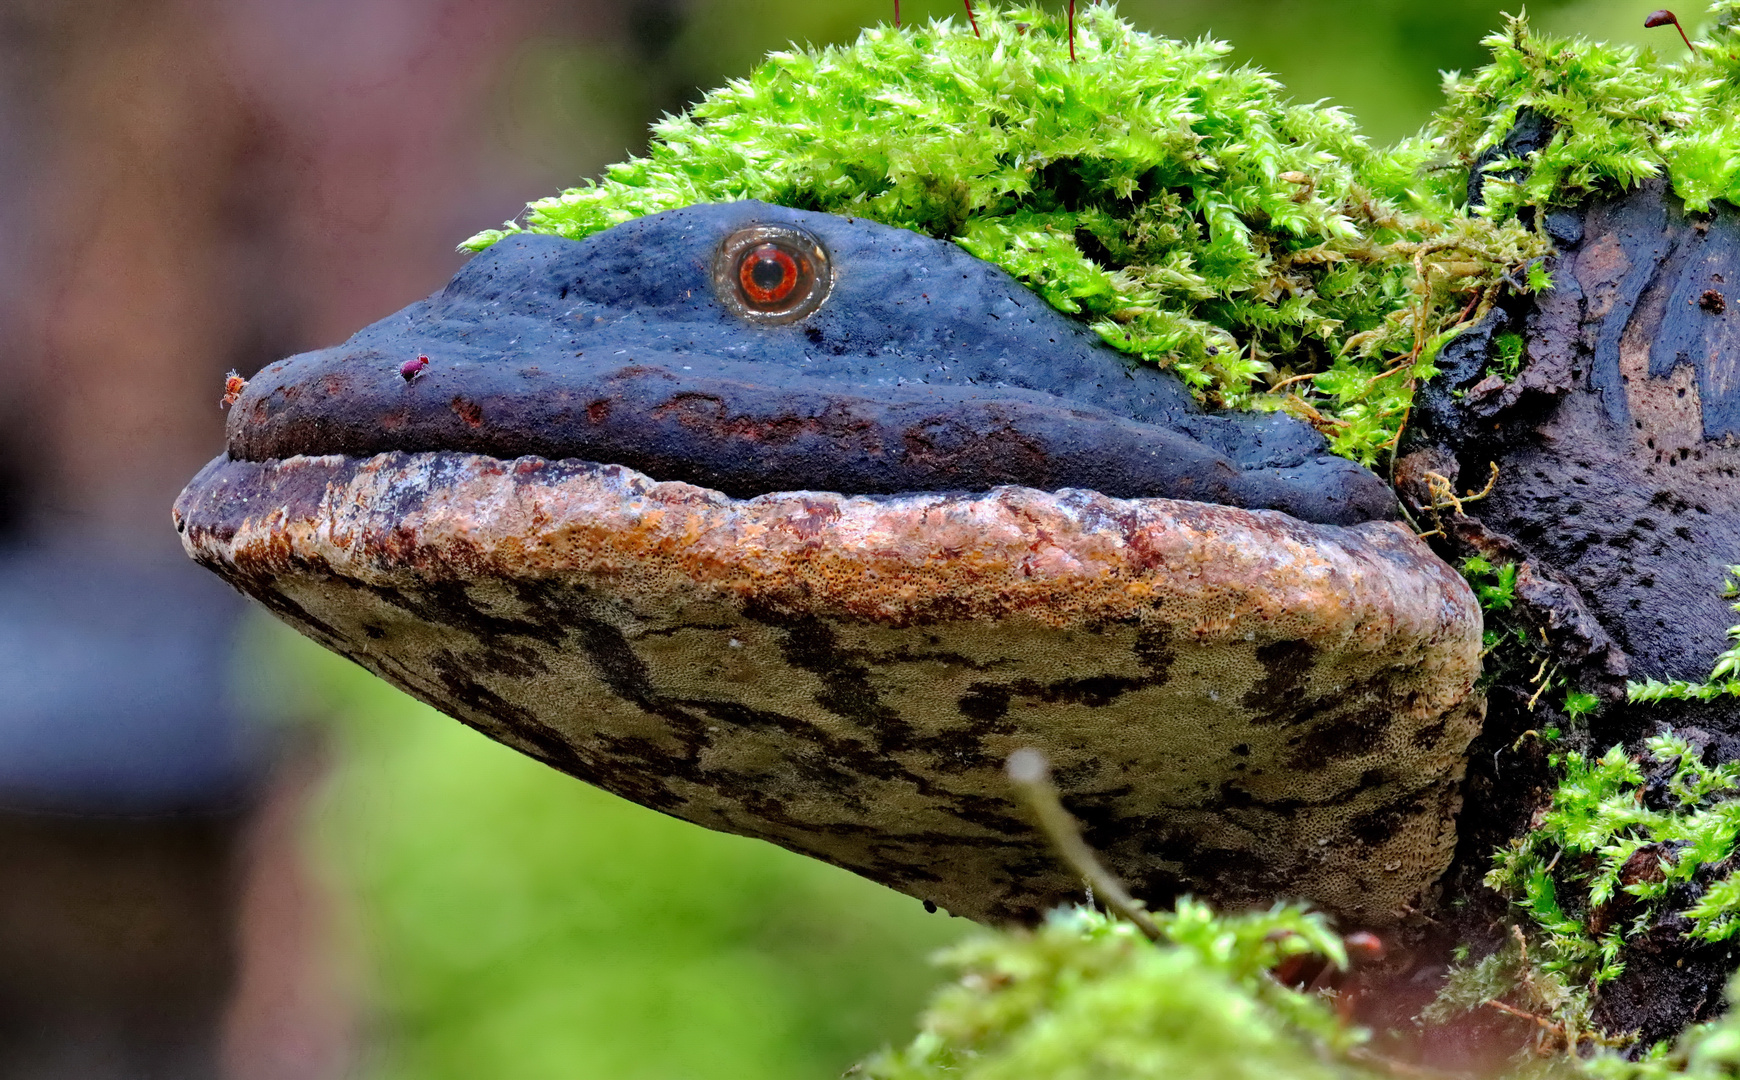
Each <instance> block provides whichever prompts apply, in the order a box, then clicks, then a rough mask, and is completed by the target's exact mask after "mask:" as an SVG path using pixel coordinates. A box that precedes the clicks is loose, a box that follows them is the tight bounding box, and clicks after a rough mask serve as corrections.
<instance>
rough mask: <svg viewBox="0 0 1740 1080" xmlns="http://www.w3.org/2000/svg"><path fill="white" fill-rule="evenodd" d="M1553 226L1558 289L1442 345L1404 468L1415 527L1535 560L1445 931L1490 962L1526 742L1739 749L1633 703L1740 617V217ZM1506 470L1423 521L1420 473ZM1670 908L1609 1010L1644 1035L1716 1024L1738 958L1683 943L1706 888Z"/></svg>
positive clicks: (1627, 218) (1689, 707)
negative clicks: (1570, 705) (1494, 365)
mask: <svg viewBox="0 0 1740 1080" xmlns="http://www.w3.org/2000/svg"><path fill="white" fill-rule="evenodd" d="M1544 224H1545V225H1546V227H1547V229H1548V231H1549V232H1550V233H1551V234H1552V235H1553V238H1554V240H1555V243H1556V245H1557V248H1558V251H1559V254H1558V255H1557V256H1556V257H1555V258H1554V259H1552V260H1551V263H1552V270H1553V278H1554V287H1553V288H1552V290H1550V291H1548V292H1546V293H1544V294H1541V295H1540V296H1539V297H1538V299H1530V298H1526V297H1525V298H1513V299H1510V300H1507V301H1506V302H1505V303H1504V304H1502V305H1501V306H1500V307H1498V308H1496V309H1495V310H1494V311H1493V312H1492V313H1491V315H1490V316H1489V317H1488V318H1487V319H1486V320H1485V321H1484V322H1482V323H1481V324H1480V325H1479V326H1477V327H1476V328H1475V329H1474V330H1472V331H1470V332H1468V333H1466V334H1464V335H1463V336H1462V337H1461V338H1459V339H1458V340H1457V341H1456V342H1454V343H1453V344H1452V345H1451V346H1450V347H1448V348H1446V350H1445V352H1444V355H1443V357H1442V359H1441V361H1440V364H1439V366H1440V369H1441V372H1442V373H1441V375H1440V376H1439V377H1438V378H1437V379H1435V380H1434V381H1433V383H1432V384H1431V385H1429V386H1428V387H1426V388H1425V389H1424V390H1423V391H1422V393H1421V396H1420V399H1419V401H1418V402H1417V405H1416V410H1415V416H1414V420H1415V422H1414V424H1413V426H1412V428H1411V430H1410V432H1409V437H1408V441H1407V443H1406V445H1405V446H1404V451H1405V452H1404V454H1403V456H1402V457H1401V458H1400V459H1399V460H1398V462H1397V465H1396V471H1395V480H1396V483H1397V487H1398V490H1399V491H1400V493H1401V494H1402V496H1403V499H1404V501H1405V502H1406V503H1408V504H1409V505H1410V509H1411V510H1413V511H1414V512H1415V513H1416V515H1417V516H1420V517H1421V521H1422V526H1423V527H1425V528H1428V529H1430V528H1432V527H1433V525H1434V524H1437V525H1441V526H1442V527H1443V529H1444V531H1445V534H1444V535H1443V536H1441V537H1438V538H1435V540H1434V543H1435V545H1436V546H1437V548H1438V551H1439V553H1440V554H1441V555H1443V556H1444V557H1445V558H1447V559H1451V560H1453V561H1454V560H1459V559H1462V558H1465V557H1467V556H1470V555H1483V556H1485V557H1486V558H1487V559H1489V560H1490V561H1492V562H1494V563H1499V562H1516V563H1519V564H1520V565H1521V567H1522V571H1521V574H1520V576H1519V581H1518V589H1517V594H1518V595H1517V604H1516V607H1515V608H1514V609H1513V610H1512V611H1511V612H1509V613H1507V614H1506V616H1505V619H1506V620H1507V621H1508V622H1509V623H1510V624H1511V625H1514V626H1521V627H1524V628H1525V629H1526V630H1527V631H1528V633H1529V636H1530V639H1531V641H1530V645H1529V646H1528V647H1526V648H1524V649H1522V650H1520V652H1521V653H1522V654H1526V656H1527V660H1526V662H1522V663H1517V662H1515V661H1513V662H1512V664H1511V665H1510V667H1509V668H1508V669H1506V668H1505V667H1504V666H1503V665H1502V664H1500V665H1498V666H1499V670H1498V671H1497V672H1496V682H1495V684H1494V685H1493V686H1492V688H1491V690H1490V693H1489V701H1488V718H1487V723H1486V728H1485V731H1484V733H1483V734H1482V735H1481V737H1480V738H1479V739H1478V740H1477V741H1476V743H1475V745H1474V747H1473V749H1472V757H1471V761H1470V765H1469V772H1468V781H1467V783H1468V797H1467V801H1466V804H1465V809H1464V812H1463V816H1462V821H1461V828H1460V833H1461V847H1460V849H1459V854H1458V858H1457V862H1456V864H1455V866H1454V867H1453V868H1452V871H1451V873H1450V874H1449V876H1448V877H1447V879H1446V882H1445V892H1446V895H1447V897H1451V898H1458V899H1460V900H1461V901H1464V902H1465V904H1466V906H1464V907H1461V908H1459V909H1457V911H1456V914H1454V915H1453V916H1451V922H1450V924H1448V925H1447V926H1446V927H1445V928H1444V930H1445V931H1447V932H1446V933H1445V934H1444V939H1445V941H1446V942H1448V941H1449V940H1450V939H1453V938H1455V939H1461V940H1471V941H1472V942H1473V943H1474V944H1475V945H1476V947H1477V954H1478V951H1479V947H1480V946H1482V945H1484V946H1487V947H1489V948H1490V947H1496V945H1497V944H1498V937H1499V935H1500V934H1501V933H1502V932H1503V931H1502V929H1501V928H1500V927H1499V925H1498V920H1499V919H1500V918H1501V917H1502V916H1503V915H1504V903H1503V901H1502V899H1500V898H1499V897H1497V896H1496V895H1495V894H1493V893H1492V892H1491V891H1490V890H1487V889H1486V888H1485V887H1484V886H1482V885H1481V883H1480V879H1481V876H1482V875H1483V874H1484V872H1485V871H1486V869H1487V868H1488V866H1489V865H1490V853H1491V852H1492V851H1493V850H1494V848H1495V847H1498V846H1500V845H1502V844H1505V843H1507V842H1508V841H1509V840H1510V839H1511V838H1512V837H1515V836H1519V835H1522V834H1523V833H1524V832H1525V831H1526V830H1527V829H1528V828H1529V826H1530V819H1531V816H1532V815H1533V814H1534V813H1535V812H1536V811H1537V810H1539V809H1540V808H1541V807H1543V806H1544V805H1545V804H1546V801H1547V799H1548V798H1549V796H1550V792H1551V790H1552V785H1553V776H1552V773H1551V770H1550V767H1549V764H1548V761H1547V753H1546V750H1545V747H1544V745H1543V744H1542V743H1541V742H1540V740H1538V739H1536V738H1534V737H1532V736H1530V735H1528V734H1527V733H1529V732H1535V731H1541V730H1544V729H1546V728H1548V727H1559V728H1561V729H1564V731H1565V732H1566V736H1565V742H1564V743H1563V744H1562V745H1565V746H1568V747H1570V748H1583V749H1588V750H1593V751H1594V752H1597V753H1599V752H1601V751H1602V750H1604V749H1605V748H1606V747H1609V746H1612V745H1614V744H1616V743H1623V744H1626V745H1627V746H1628V747H1632V748H1636V747H1637V745H1638V743H1639V742H1640V740H1641V739H1643V738H1644V737H1647V736H1649V735H1651V734H1654V733H1656V732H1657V731H1658V730H1660V728H1661V727H1662V726H1663V725H1671V726H1673V727H1674V728H1675V730H1677V731H1679V732H1680V733H1681V734H1682V735H1686V736H1688V737H1690V738H1691V739H1692V740H1693V741H1694V744H1695V745H1702V746H1703V747H1704V748H1705V755H1706V758H1707V759H1708V760H1710V761H1712V762H1713V761H1717V760H1730V759H1733V758H1736V757H1740V703H1737V702H1735V701H1734V700H1733V699H1727V700H1726V701H1718V702H1712V703H1675V702H1668V703H1657V704H1638V705H1633V704H1628V703H1627V702H1626V701H1625V693H1624V690H1625V682H1626V680H1627V679H1628V678H1629V679H1643V678H1656V679H1672V678H1683V679H1687V680H1692V681H1701V680H1702V679H1703V678H1704V677H1705V676H1706V675H1707V673H1708V672H1709V670H1710V666H1711V663H1712V661H1713V659H1714V658H1715V656H1716V655H1717V654H1718V653H1719V652H1721V651H1722V650H1723V649H1724V648H1726V647H1727V645H1728V638H1727V628H1728V627H1729V626H1730V625H1731V624H1733V623H1734V622H1735V621H1736V617H1735V614H1734V612H1733V611H1732V610H1731V609H1730V606H1729V604H1730V601H1729V600H1725V599H1723V598H1722V597H1721V595H1720V592H1721V589H1722V586H1723V583H1724V579H1725V576H1726V568H1727V567H1728V566H1729V565H1730V564H1733V563H1740V313H1736V312H1735V311H1734V310H1733V309H1732V308H1731V307H1730V305H1729V304H1728V303H1727V295H1726V294H1727V292H1728V291H1729V290H1730V289H1731V288H1734V287H1735V286H1736V285H1740V213H1736V212H1735V211H1734V210H1733V209H1731V208H1720V209H1717V210H1715V211H1713V212H1712V213H1710V214H1688V213H1687V212H1686V211H1685V209H1684V207H1683V206H1682V204H1681V203H1680V201H1679V200H1678V199H1677V198H1675V197H1674V196H1673V195H1672V194H1671V193H1669V192H1668V191H1667V189H1666V187H1665V185H1664V184H1660V183H1656V184H1651V185H1645V186H1644V187H1642V188H1640V189H1638V190H1636V191H1634V192H1632V193H1630V194H1628V195H1626V196H1624V197H1621V198H1617V199H1611V200H1605V201H1597V202H1594V203H1592V204H1590V205H1588V206H1587V207H1585V208H1583V209H1581V210H1577V211H1570V212H1559V213H1555V214H1553V215H1551V216H1550V217H1549V219H1548V220H1547V221H1546V222H1545V223H1544ZM1505 334H1518V335H1520V336H1521V337H1522V338H1523V339H1524V341H1525V342H1526V351H1525V365H1524V367H1523V370H1522V372H1521V373H1520V375H1518V376H1517V377H1515V378H1514V379H1512V380H1510V381H1509V382H1508V383H1506V382H1504V381H1503V380H1502V379H1497V378H1493V377H1491V374H1490V369H1489V363H1490V360H1491V358H1492V357H1493V356H1495V355H1496V348H1497V347H1496V344H1495V343H1496V341H1497V339H1498V338H1499V337H1500V336H1501V335H1505ZM1494 465H1496V466H1497V479H1496V482H1495V483H1494V485H1493V488H1492V492H1491V494H1490V495H1489V496H1488V497H1487V498H1485V499H1483V500H1480V501H1478V502H1470V503H1467V504H1465V505H1464V506H1463V507H1462V510H1461V511H1458V510H1457V508H1455V507H1442V506H1440V507H1439V508H1438V509H1436V510H1434V509H1432V507H1433V504H1435V503H1437V504H1442V503H1443V502H1444V501H1445V500H1444V498H1443V495H1442V492H1443V484H1442V482H1440V481H1436V480H1434V479H1433V478H1432V476H1431V475H1430V474H1437V475H1438V476H1440V477H1443V478H1444V479H1446V480H1448V481H1449V482H1450V483H1451V484H1453V485H1454V487H1455V490H1456V491H1457V492H1458V493H1461V492H1465V491H1467V490H1470V489H1478V488H1480V487H1481V486H1483V485H1484V484H1485V482H1486V480H1487V478H1488V477H1489V475H1491V469H1492V468H1493V466H1494ZM1434 487H1436V493H1434V490H1433V489H1434ZM1542 663H1544V664H1545V665H1546V666H1545V668H1544V670H1545V671H1547V672H1549V673H1550V672H1552V671H1555V670H1556V671H1557V672H1558V673H1559V674H1560V675H1562V676H1563V677H1564V680H1565V684H1566V686H1568V687H1572V688H1576V689H1579V690H1582V691H1586V692H1591V693H1595V694H1597V695H1598V696H1599V697H1600V698H1601V699H1602V705H1601V707H1600V709H1599V710H1598V711H1597V712H1596V713H1595V714H1594V715H1593V716H1592V717H1590V718H1588V719H1587V720H1586V722H1583V723H1576V722H1572V721H1571V720H1570V718H1568V717H1566V716H1565V715H1564V714H1563V713H1562V712H1561V705H1562V703H1563V700H1564V690H1563V689H1553V690H1550V691H1548V692H1546V693H1542V694H1540V695H1538V696H1537V695H1536V690H1537V689H1538V688H1539V683H1538V682H1537V681H1535V680H1536V678H1537V677H1538V676H1539V675H1540V673H1541V671H1542V670H1543V668H1542V667H1541V666H1540V665H1541V664H1542ZM1675 899H1676V900H1677V902H1675V903H1669V904H1664V905H1662V907H1663V911H1664V914H1663V915H1661V916H1660V917H1659V919H1658V921H1657V925H1656V926H1654V927H1653V928H1652V929H1651V930H1650V931H1649V932H1648V933H1646V934H1645V935H1643V936H1641V937H1639V938H1638V939H1636V940H1635V941H1633V942H1632V943H1631V944H1630V945H1628V946H1627V949H1626V953H1625V955H1624V956H1623V957H1622V959H1624V961H1625V962H1626V970H1625V974H1624V975H1623V976H1622V977H1621V978H1620V979H1619V980H1618V981H1617V982H1615V983H1614V984H1612V985H1610V986H1609V987H1606V988H1604V990H1603V992H1602V994H1601V995H1600V1000H1599V1005H1598V1011H1597V1020H1598V1021H1599V1022H1600V1023H1601V1024H1602V1025H1603V1026H1605V1027H1607V1028H1608V1029H1609V1030H1613V1031H1633V1030H1635V1031H1639V1032H1641V1033H1642V1036H1643V1041H1644V1043H1645V1044H1647V1043H1648V1042H1649V1041H1652V1040H1656V1039H1662V1038H1669V1037H1672V1035H1673V1034H1674V1033H1676V1032H1677V1031H1679V1030H1680V1029H1681V1028H1683V1027H1684V1026H1685V1025H1686V1024H1687V1023H1689V1022H1692V1021H1696V1020H1703V1019H1707V1018H1709V1017H1710V1016H1711V1015H1713V1014H1714V1012H1715V1011H1717V1010H1718V1009H1720V1007H1721V1002H1722V994H1721V990H1722V986H1723V984H1724V983H1725V981H1726V979H1727V977H1728V974H1729V973H1730V972H1731V971H1732V970H1733V969H1734V967H1735V962H1736V959H1735V955H1734V953H1733V952H1732V951H1731V950H1729V949H1728V948H1726V947H1717V946H1708V945H1703V946H1697V947H1694V945H1693V944H1692V943H1691V942H1690V941H1688V940H1687V939H1686V938H1685V937H1684V935H1683V930H1684V929H1686V926H1685V925H1681V924H1685V923H1686V920H1684V919H1681V918H1679V917H1678V916H1676V915H1674V914H1672V913H1673V912H1675V911H1679V910H1683V909H1684V908H1685V907H1686V906H1688V905H1689V904H1690V903H1691V902H1692V900H1694V899H1695V897H1678V898H1675ZM1688 925H1689V924H1688ZM1451 931H1453V932H1451Z"/></svg>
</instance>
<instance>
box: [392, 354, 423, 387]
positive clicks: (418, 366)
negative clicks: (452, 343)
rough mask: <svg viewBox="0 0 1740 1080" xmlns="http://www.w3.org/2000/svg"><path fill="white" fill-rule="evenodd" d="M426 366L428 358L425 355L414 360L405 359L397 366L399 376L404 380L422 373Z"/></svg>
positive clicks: (407, 380) (408, 380) (409, 379)
mask: <svg viewBox="0 0 1740 1080" xmlns="http://www.w3.org/2000/svg"><path fill="white" fill-rule="evenodd" d="M428 366H429V358H428V357H427V356H419V357H417V359H415V360H407V361H405V362H404V363H403V364H401V365H400V366H399V377H400V378H402V379H404V380H405V381H406V382H410V381H411V380H412V379H415V378H416V377H417V376H419V375H421V374H423V369H424V368H426V367H428Z"/></svg>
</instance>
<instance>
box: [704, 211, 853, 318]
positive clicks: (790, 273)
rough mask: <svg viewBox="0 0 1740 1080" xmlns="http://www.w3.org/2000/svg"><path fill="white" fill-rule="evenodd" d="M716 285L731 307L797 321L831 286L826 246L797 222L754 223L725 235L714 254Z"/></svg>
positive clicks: (747, 315) (743, 312) (751, 315)
mask: <svg viewBox="0 0 1740 1080" xmlns="http://www.w3.org/2000/svg"><path fill="white" fill-rule="evenodd" d="M713 285H714V288H715V289H716V290H717V292H718V295H719V299H720V300H721V301H723V302H724V304H725V306H726V307H727V308H730V309H731V311H732V312H734V313H735V314H736V315H738V316H739V317H740V318H742V319H744V320H745V321H747V322H752V323H758V324H761V325H764V326H765V325H777V324H779V323H789V322H796V321H797V320H798V319H801V318H803V317H804V316H806V315H808V314H809V313H810V312H812V311H814V310H816V308H818V307H820V306H821V303H822V301H823V300H825V299H827V296H828V290H829V289H830V288H832V287H833V271H832V269H831V268H830V265H829V262H828V252H827V250H826V249H825V248H823V247H822V243H821V241H820V240H818V239H817V238H816V237H815V236H814V235H812V234H811V233H809V232H808V231H807V230H804V229H800V228H797V227H796V226H793V225H751V226H749V227H748V228H745V229H739V230H737V231H736V232H734V233H732V234H731V235H730V236H728V237H726V238H725V242H724V243H722V244H720V245H719V251H718V254H717V255H715V256H714V259H713Z"/></svg>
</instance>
